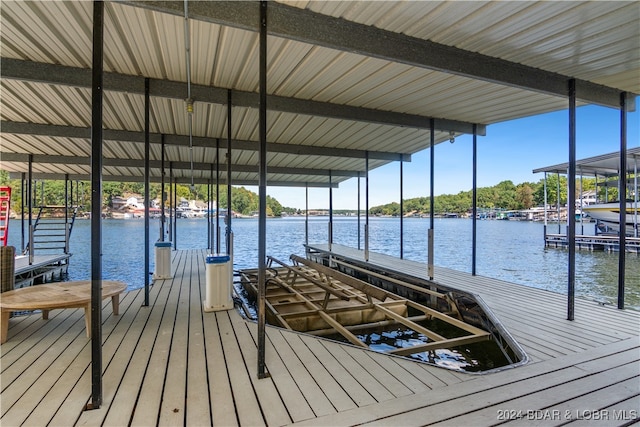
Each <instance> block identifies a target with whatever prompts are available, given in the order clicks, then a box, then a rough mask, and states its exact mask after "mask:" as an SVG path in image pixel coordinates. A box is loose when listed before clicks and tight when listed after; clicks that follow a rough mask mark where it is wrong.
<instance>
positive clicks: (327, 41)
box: [120, 0, 636, 109]
mask: <svg viewBox="0 0 640 427" xmlns="http://www.w3.org/2000/svg"><path fill="white" fill-rule="evenodd" d="M120 3H125V4H129V5H133V6H136V7H141V8H146V9H151V10H155V11H157V12H162V13H168V14H172V15H178V16H183V13H184V9H183V4H182V3H181V2H171V1H147V0H145V1H121V2H120ZM258 12H259V8H258V4H257V3H256V2H246V1H216V2H192V3H191V4H190V6H189V18H191V19H198V20H202V21H206V22H212V23H215V24H220V25H225V26H231V27H236V28H242V29H245V30H250V31H258V28H259V16H258ZM268 31H269V34H270V35H272V36H277V37H282V38H286V39H292V40H297V41H301V42H304V43H310V44H313V45H319V46H324V47H328V48H331V49H337V50H341V51H346V52H352V53H357V54H361V55H365V56H370V57H375V58H380V59H383V60H388V61H393V62H399V63H403V64H407V65H411V66H415V67H421V68H427V69H430V70H437V71H442V72H445V73H450V74H457V75H460V76H464V77H469V78H472V79H480V80H484V81H488V82H492V83H498V84H504V85H508V86H514V87H518V88H523V89H528V90H532V91H536V92H542V93H546V94H549V95H555V96H562V97H566V96H567V81H568V80H569V79H570V78H572V77H570V76H564V75H561V74H557V73H553V72H550V71H545V70H541V69H538V68H534V67H530V66H527V65H522V64H517V63H514V62H510V61H506V60H503V59H499V58H494V57H491V56H487V55H482V54H479V53H475V52H470V51H466V50H463V49H459V48H455V47H452V46H447V45H443V44H439V43H434V42H432V41H429V40H423V39H419V38H415V37H409V36H406V35H404V34H399V33H394V32H391V31H386V30H382V29H379V28H375V27H373V26H369V25H363V24H359V23H356V22H353V21H348V20H346V19H342V18H334V17H331V16H328V15H322V14H319V13H315V12H311V11H309V10H305V9H300V8H296V7H293V6H288V5H285V4H281V3H277V2H271V3H270V4H269V28H268ZM620 92H622V91H620V90H618V89H615V88H609V87H606V86H602V85H598V84H595V83H592V82H589V81H586V80H579V79H577V80H576V96H577V98H578V99H580V100H581V101H585V102H588V103H594V104H599V105H604V106H608V107H614V108H618V107H619V106H620ZM635 96H636V95H635V94H629V96H628V98H629V100H628V102H631V103H635ZM632 105H633V104H632ZM632 109H635V105H633V108H632Z"/></svg>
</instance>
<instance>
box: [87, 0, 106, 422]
mask: <svg viewBox="0 0 640 427" xmlns="http://www.w3.org/2000/svg"><path fill="white" fill-rule="evenodd" d="M103 31H104V3H103V2H102V1H94V2H93V69H92V78H91V81H92V85H91V86H92V87H91V402H90V403H89V404H88V405H87V409H98V408H100V405H101V404H102V253H101V252H102V217H101V215H102V96H103V86H102V77H103V73H102V70H103V63H102V61H103Z"/></svg>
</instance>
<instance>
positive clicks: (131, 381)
mask: <svg viewBox="0 0 640 427" xmlns="http://www.w3.org/2000/svg"><path fill="white" fill-rule="evenodd" d="M169 291H170V283H166V284H165V283H162V282H156V283H155V284H154V285H153V287H152V288H151V292H150V295H149V299H150V301H149V304H150V307H148V308H142V309H141V310H140V312H139V315H138V317H136V320H135V321H134V323H133V324H132V326H131V328H132V332H133V331H134V330H136V333H135V336H134V337H133V338H132V339H135V340H136V344H135V347H134V350H133V352H132V353H131V355H130V357H131V359H130V360H129V363H128V364H127V366H126V370H125V371H124V372H123V374H122V377H121V378H120V383H119V385H118V390H117V393H116V395H115V396H114V398H113V400H112V401H111V402H110V403H111V404H110V407H109V410H108V412H107V415H106V417H105V419H104V423H103V425H105V426H122V425H127V424H128V423H129V421H130V420H131V417H132V414H133V412H134V408H135V406H136V401H137V399H138V393H139V390H140V388H141V385H142V382H143V379H144V376H145V374H146V373H147V369H148V366H149V360H150V357H151V352H152V349H153V344H154V341H155V339H156V333H157V330H158V325H159V324H160V321H161V319H162V315H163V308H164V307H165V304H166V301H167V298H168V296H169ZM144 311H149V313H148V314H147V315H145V313H144ZM141 323H142V324H141Z"/></svg>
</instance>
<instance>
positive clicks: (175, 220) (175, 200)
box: [173, 177, 178, 251]
mask: <svg viewBox="0 0 640 427" xmlns="http://www.w3.org/2000/svg"><path fill="white" fill-rule="evenodd" d="M173 209H174V214H173V249H174V250H176V251H177V250H178V177H174V178H173Z"/></svg>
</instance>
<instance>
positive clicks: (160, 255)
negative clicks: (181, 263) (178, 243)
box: [153, 242, 173, 279]
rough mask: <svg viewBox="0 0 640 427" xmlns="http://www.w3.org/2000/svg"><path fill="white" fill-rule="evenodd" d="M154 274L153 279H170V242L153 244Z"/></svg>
mask: <svg viewBox="0 0 640 427" xmlns="http://www.w3.org/2000/svg"><path fill="white" fill-rule="evenodd" d="M154 255H155V272H154V273H153V278H154V279H171V278H172V277H173V274H171V242H156V244H155V251H154Z"/></svg>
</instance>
